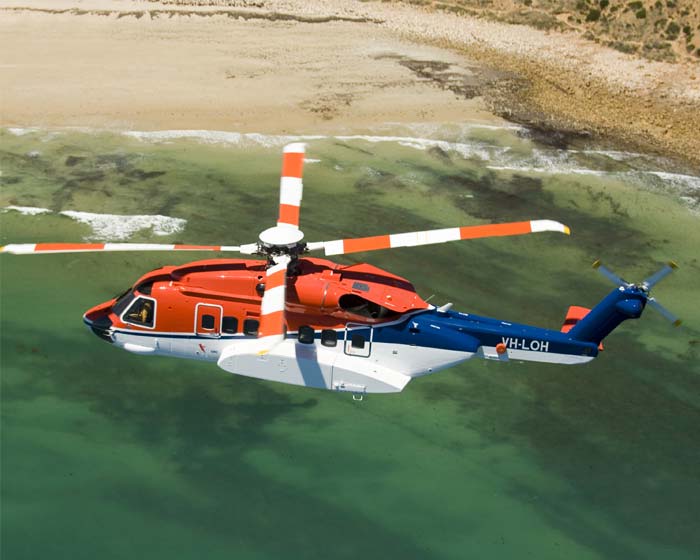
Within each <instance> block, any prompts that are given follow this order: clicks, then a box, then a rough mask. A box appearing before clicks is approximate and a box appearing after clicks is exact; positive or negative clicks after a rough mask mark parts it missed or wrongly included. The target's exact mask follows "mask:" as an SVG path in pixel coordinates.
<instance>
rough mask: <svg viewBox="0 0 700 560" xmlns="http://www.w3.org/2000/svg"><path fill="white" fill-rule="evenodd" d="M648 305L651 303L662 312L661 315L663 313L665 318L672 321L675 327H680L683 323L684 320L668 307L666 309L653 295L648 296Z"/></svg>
mask: <svg viewBox="0 0 700 560" xmlns="http://www.w3.org/2000/svg"><path fill="white" fill-rule="evenodd" d="M647 305H651V306H652V307H653V308H654V309H656V310H657V311H658V312H659V313H661V315H663V316H664V318H665V319H667V320H668V321H670V322H671V324H672V325H673V326H674V327H679V326H680V325H681V323H682V321H681V320H680V319H679V318H678V317H676V316H675V315H674V314H673V313H671V312H670V311H669V310H668V309H666V308H665V307H664V306H663V305H661V304H660V303H659V302H658V301H656V299H654V298H653V297H650V298H647Z"/></svg>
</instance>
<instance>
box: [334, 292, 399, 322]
mask: <svg viewBox="0 0 700 560" xmlns="http://www.w3.org/2000/svg"><path fill="white" fill-rule="evenodd" d="M338 304H339V305H340V307H341V309H344V310H345V311H349V312H350V313H354V314H355V315H361V316H362V317H368V318H370V319H384V318H387V317H395V316H397V315H398V313H396V311H392V310H391V309H388V308H386V307H384V306H383V305H379V304H378V303H374V302H373V301H369V300H368V299H365V298H363V297H361V296H358V295H357V294H344V295H342V296H340V299H339V300H338Z"/></svg>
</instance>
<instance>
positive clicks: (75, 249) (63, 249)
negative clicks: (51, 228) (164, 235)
mask: <svg viewBox="0 0 700 560" xmlns="http://www.w3.org/2000/svg"><path fill="white" fill-rule="evenodd" d="M255 247H256V245H255V244H251V245H250V246H248V245H240V246H239V245H166V244H160V243H20V244H14V245H5V246H4V247H0V253H12V254H14V255H46V254H51V253H93V252H106V251H217V252H225V251H235V252H238V253H247V249H249V248H255ZM251 252H252V251H251Z"/></svg>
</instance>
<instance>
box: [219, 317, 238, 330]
mask: <svg viewBox="0 0 700 560" xmlns="http://www.w3.org/2000/svg"><path fill="white" fill-rule="evenodd" d="M221 330H222V331H223V332H224V333H226V334H236V333H237V332H238V319H236V318H235V317H224V319H223V321H222V323H221Z"/></svg>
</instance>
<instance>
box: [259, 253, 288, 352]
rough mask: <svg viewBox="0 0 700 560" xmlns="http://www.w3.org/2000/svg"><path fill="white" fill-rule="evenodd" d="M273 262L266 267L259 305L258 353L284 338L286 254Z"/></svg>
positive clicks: (270, 348)
mask: <svg viewBox="0 0 700 560" xmlns="http://www.w3.org/2000/svg"><path fill="white" fill-rule="evenodd" d="M274 261H275V264H274V265H273V266H271V267H270V268H268V269H267V273H266V275H267V279H266V281H265V293H264V294H263V297H262V302H261V305H260V327H259V329H258V339H257V341H256V345H255V348H256V350H257V353H258V354H267V353H268V352H269V351H270V350H272V348H274V347H275V346H277V345H278V344H279V343H280V342H282V341H283V340H284V329H285V317H284V306H285V302H286V299H287V266H288V265H289V263H290V261H291V258H290V257H289V256H288V255H281V256H279V257H275V259H274Z"/></svg>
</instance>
